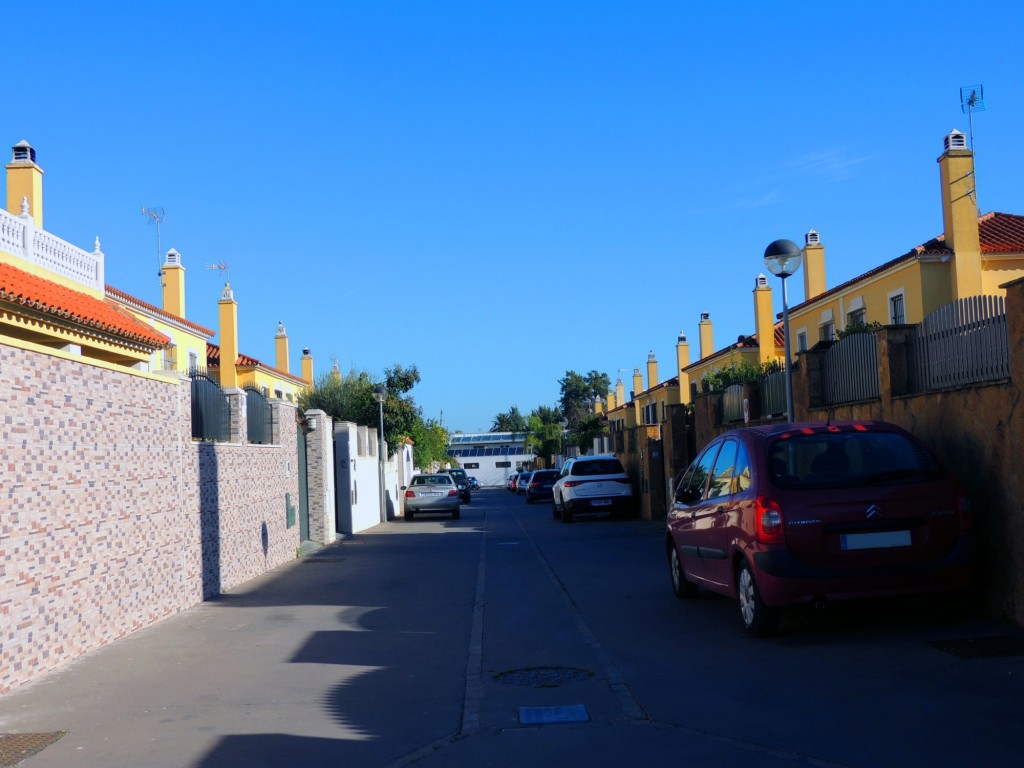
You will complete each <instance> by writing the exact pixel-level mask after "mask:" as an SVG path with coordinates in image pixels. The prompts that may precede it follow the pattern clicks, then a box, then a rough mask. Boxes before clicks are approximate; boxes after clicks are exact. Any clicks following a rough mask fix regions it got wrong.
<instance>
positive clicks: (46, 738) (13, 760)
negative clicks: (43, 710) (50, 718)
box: [0, 731, 67, 768]
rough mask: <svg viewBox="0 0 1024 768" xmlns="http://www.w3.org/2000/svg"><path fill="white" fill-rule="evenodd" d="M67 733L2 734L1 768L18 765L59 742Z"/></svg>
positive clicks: (0, 748)
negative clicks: (2, 767)
mask: <svg viewBox="0 0 1024 768" xmlns="http://www.w3.org/2000/svg"><path fill="white" fill-rule="evenodd" d="M66 733H67V731H57V732H55V733H0V766H4V768H8V766H12V765H18V764H19V763H20V762H21V761H22V760H27V759H28V758H30V757H32V755H35V754H38V753H39V752H42V751H43V750H44V749H46V747H48V746H50V745H51V744H53V743H54V742H55V741H59V740H60V739H61V737H63V736H64V734H66Z"/></svg>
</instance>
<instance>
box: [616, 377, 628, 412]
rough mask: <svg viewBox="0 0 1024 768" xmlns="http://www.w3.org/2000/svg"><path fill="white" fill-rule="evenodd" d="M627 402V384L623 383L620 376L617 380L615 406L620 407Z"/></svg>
mask: <svg viewBox="0 0 1024 768" xmlns="http://www.w3.org/2000/svg"><path fill="white" fill-rule="evenodd" d="M625 402H626V385H625V384H623V383H622V377H621V376H620V377H619V378H618V379H617V380H616V382H615V406H616V407H618V406H620V405H622V404H623V403H625Z"/></svg>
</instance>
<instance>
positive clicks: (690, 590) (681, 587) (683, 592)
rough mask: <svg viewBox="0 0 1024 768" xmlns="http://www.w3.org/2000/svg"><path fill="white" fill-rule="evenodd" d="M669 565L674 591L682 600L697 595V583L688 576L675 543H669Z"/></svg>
mask: <svg viewBox="0 0 1024 768" xmlns="http://www.w3.org/2000/svg"><path fill="white" fill-rule="evenodd" d="M668 567H669V572H670V573H671V575H672V591H673V592H675V593H676V597H678V598H679V599H680V600H689V599H690V598H694V597H696V596H697V585H696V584H694V583H693V582H692V581H690V580H689V579H687V578H686V571H685V569H684V568H683V563H682V561H681V560H680V559H679V551H678V550H677V549H676V547H675V544H670V545H669V552H668Z"/></svg>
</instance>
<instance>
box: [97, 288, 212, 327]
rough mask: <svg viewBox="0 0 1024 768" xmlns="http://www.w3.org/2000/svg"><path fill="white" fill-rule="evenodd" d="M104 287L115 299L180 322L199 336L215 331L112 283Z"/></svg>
mask: <svg viewBox="0 0 1024 768" xmlns="http://www.w3.org/2000/svg"><path fill="white" fill-rule="evenodd" d="M105 288H106V292H107V295H109V296H112V297H114V298H115V299H120V300H121V301H123V302H125V303H127V304H135V305H136V306H138V307H140V308H142V309H144V310H146V311H147V312H152V313H153V314H154V315H158V316H161V317H166V318H167V319H168V320H171V321H173V322H176V323H180V324H181V325H184V326H186V327H188V328H191V329H192V330H193V331H195V332H196V333H198V334H199V335H200V336H213V335H214V334H215V333H216V331H211V330H210V329H209V328H204V327H203V326H201V325H199V324H198V323H193V322H192V321H191V320H186V319H185V318H184V317H178V316H177V315H174V314H171V313H170V312H167V311H165V310H163V309H160V307H155V306H153V305H152V304H149V303H147V302H145V301H143V300H142V299H138V298H136V297H134V296H132V295H131V294H129V293H125V292H124V291H121V290H118V289H117V288H115V287H114V286H112V285H108V286H105Z"/></svg>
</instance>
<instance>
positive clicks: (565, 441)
mask: <svg viewBox="0 0 1024 768" xmlns="http://www.w3.org/2000/svg"><path fill="white" fill-rule="evenodd" d="M558 423H559V424H561V425H562V465H563V466H564V465H565V460H566V458H567V455H568V453H569V437H568V432H569V420H568V419H562V420H561V421H559V422H558Z"/></svg>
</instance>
